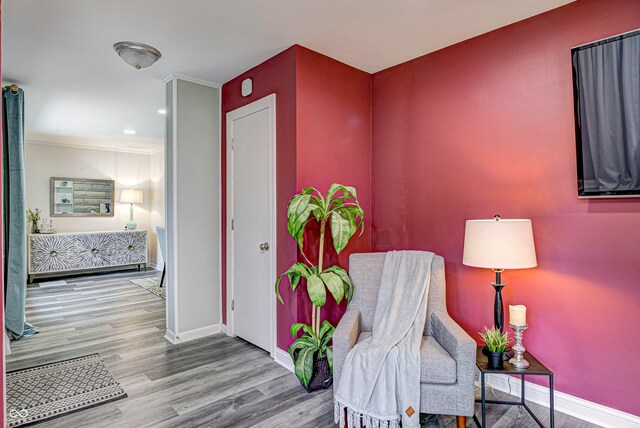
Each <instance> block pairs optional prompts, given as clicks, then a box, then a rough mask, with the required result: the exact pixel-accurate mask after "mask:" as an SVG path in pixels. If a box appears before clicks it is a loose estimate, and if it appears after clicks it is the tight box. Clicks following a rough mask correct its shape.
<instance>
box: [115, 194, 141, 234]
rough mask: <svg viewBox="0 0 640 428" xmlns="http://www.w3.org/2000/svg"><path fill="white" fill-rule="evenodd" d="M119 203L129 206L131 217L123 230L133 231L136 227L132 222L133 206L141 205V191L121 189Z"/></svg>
mask: <svg viewBox="0 0 640 428" xmlns="http://www.w3.org/2000/svg"><path fill="white" fill-rule="evenodd" d="M120 202H123V203H126V204H131V211H130V214H131V217H130V218H129V223H127V225H126V226H125V228H126V229H127V230H134V229H135V228H136V227H137V226H138V225H137V224H136V222H135V221H134V220H133V204H141V203H142V202H143V201H142V189H122V191H121V192H120Z"/></svg>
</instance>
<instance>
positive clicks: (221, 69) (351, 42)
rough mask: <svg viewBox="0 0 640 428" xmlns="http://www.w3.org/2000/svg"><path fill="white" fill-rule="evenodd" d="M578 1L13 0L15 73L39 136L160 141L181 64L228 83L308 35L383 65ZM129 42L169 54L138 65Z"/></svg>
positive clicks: (6, 50) (310, 41) (367, 66)
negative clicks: (126, 46) (128, 58)
mask: <svg viewBox="0 0 640 428" xmlns="http://www.w3.org/2000/svg"><path fill="white" fill-rule="evenodd" d="M571 1H572V0H536V1H531V0H482V1H479V0H398V1H390V0H349V1H345V0H316V1H311V0H306V1H304V0H233V1H230V0H227V1H221V0H217V1H214V0H181V1H176V0H135V1H132V0H109V1H107V0H91V1H87V0H5V1H3V2H2V6H3V22H2V30H3V34H2V44H3V47H2V56H3V58H2V73H3V81H4V82H9V83H14V82H15V83H18V84H20V85H21V86H22V87H23V88H24V90H25V104H26V112H25V116H26V124H25V127H26V133H27V138H31V139H35V140H39V141H53V142H57V143H61V142H62V143H64V142H66V141H68V142H71V143H73V144H80V145H94V146H101V147H114V148H116V147H117V148H126V149H129V150H134V151H135V150H138V151H153V150H157V149H158V148H159V147H161V145H162V138H163V118H162V117H161V116H159V115H158V114H157V109H158V108H161V107H162V106H163V104H164V90H163V84H162V82H161V79H163V78H164V77H166V76H168V75H169V74H171V73H181V74H184V75H188V76H192V77H195V78H199V79H204V80H208V81H213V82H218V83H224V82H227V81H229V80H230V79H232V78H233V77H235V76H237V75H238V74H240V73H242V72H244V71H246V70H247V69H249V68H251V67H253V66H255V65H257V64H259V63H260V62H262V61H264V60H266V59H268V58H269V57H271V56H273V55H274V54H276V53H278V52H280V51H282V50H284V49H285V48H287V47H289V46H291V45H293V44H296V43H297V44H301V45H303V46H306V47H308V48H310V49H313V50H315V51H318V52H321V53H323V54H326V55H328V56H331V57H333V58H336V59H338V60H340V61H343V62H345V63H347V64H350V65H352V66H354V67H357V68H359V69H361V70H365V71H368V72H376V71H379V70H382V69H385V68H387V67H390V66H393V65H396V64H398V63H401V62H404V61H407V60H409V59H412V58H415V57H418V56H420V55H424V54H426V53H429V52H433V51H435V50H437V49H440V48H442V47H445V46H448V45H451V44H454V43H457V42H459V41H462V40H465V39H468V38H471V37H474V36H476V35H479V34H482V33H485V32H487V31H491V30H493V29H495V28H499V27H502V26H505V25H507V24H510V23H513V22H516V21H519V20H522V19H525V18H527V17H530V16H533V15H536V14H538V13H541V12H544V11H546V10H549V9H553V8H555V7H558V6H561V5H563V4H566V3H570V2H571ZM121 40H134V41H140V42H143V43H147V44H150V45H152V46H154V47H156V48H158V49H159V50H160V51H161V52H162V58H161V59H160V61H159V62H158V63H157V64H156V65H154V66H153V67H151V68H149V69H145V70H136V69H134V68H132V67H130V66H128V65H126V64H125V63H124V61H122V60H121V59H120V58H119V57H118V56H117V55H116V54H115V52H114V51H113V49H112V45H113V44H114V43H115V42H118V41H121ZM127 127H132V128H135V129H136V130H137V131H138V133H137V135H135V136H125V135H123V133H122V130H123V129H124V128H127Z"/></svg>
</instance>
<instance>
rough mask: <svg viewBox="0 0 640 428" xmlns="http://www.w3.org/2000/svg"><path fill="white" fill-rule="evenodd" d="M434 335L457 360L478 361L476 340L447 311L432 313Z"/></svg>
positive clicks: (473, 362)
mask: <svg viewBox="0 0 640 428" xmlns="http://www.w3.org/2000/svg"><path fill="white" fill-rule="evenodd" d="M431 328H432V331H433V337H435V339H436V340H437V341H438V343H439V344H440V346H442V347H443V348H444V349H445V350H446V351H447V352H448V353H449V355H451V356H452V357H453V358H454V359H455V360H456V361H457V360H458V358H460V357H461V358H463V359H464V360H468V361H471V364H472V365H474V364H475V361H476V346H477V345H476V342H475V341H474V340H473V339H472V338H471V336H469V335H468V334H467V332H466V331H464V330H463V329H462V327H460V326H459V325H458V324H457V323H456V322H455V321H454V320H453V319H452V318H451V317H450V316H449V314H447V313H445V312H435V313H432V314H431Z"/></svg>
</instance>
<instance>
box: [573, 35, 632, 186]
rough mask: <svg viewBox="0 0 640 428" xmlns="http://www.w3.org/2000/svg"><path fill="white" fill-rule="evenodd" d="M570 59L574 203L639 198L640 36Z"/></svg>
mask: <svg viewBox="0 0 640 428" xmlns="http://www.w3.org/2000/svg"><path fill="white" fill-rule="evenodd" d="M571 57H572V62H573V83H574V87H573V89H574V101H575V122H576V146H577V160H578V197H580V198H605V197H615V198H619V197H640V30H635V31H631V32H628V33H624V34H620V35H618V36H614V37H610V38H607V39H604V40H599V41H597V42H593V43H589V44H586V45H582V46H578V47H575V48H573V49H572V50H571Z"/></svg>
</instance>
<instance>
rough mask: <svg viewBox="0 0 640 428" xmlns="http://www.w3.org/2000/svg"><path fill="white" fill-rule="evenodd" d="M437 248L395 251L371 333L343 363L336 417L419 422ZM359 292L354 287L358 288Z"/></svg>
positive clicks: (371, 422)
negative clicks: (422, 355)
mask: <svg viewBox="0 0 640 428" xmlns="http://www.w3.org/2000/svg"><path fill="white" fill-rule="evenodd" d="M433 256H434V254H433V253H429V252H424V251H393V252H389V253H387V256H386V258H385V261H384V267H383V269H382V278H381V281H380V291H379V292H378V302H377V304H376V311H375V315H374V318H373V332H372V334H371V337H369V338H367V339H365V340H363V341H362V342H360V343H358V344H356V346H354V347H353V349H351V351H350V352H349V354H348V355H347V358H346V360H345V363H344V368H343V371H342V375H341V376H340V382H339V384H338V390H337V392H336V395H335V398H334V401H335V421H336V422H339V423H340V428H342V427H343V426H344V423H345V411H344V410H345V409H346V410H347V412H346V413H347V419H346V422H347V426H348V427H349V428H352V427H353V428H355V427H359V426H360V421H362V425H363V426H364V427H365V428H396V427H399V426H400V420H402V426H403V427H404V428H408V427H418V426H420V345H421V343H422V335H423V331H424V325H425V322H426V318H427V299H428V295H429V281H430V279H431V263H432V261H433ZM357 292H358V291H357V290H356V293H357Z"/></svg>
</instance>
